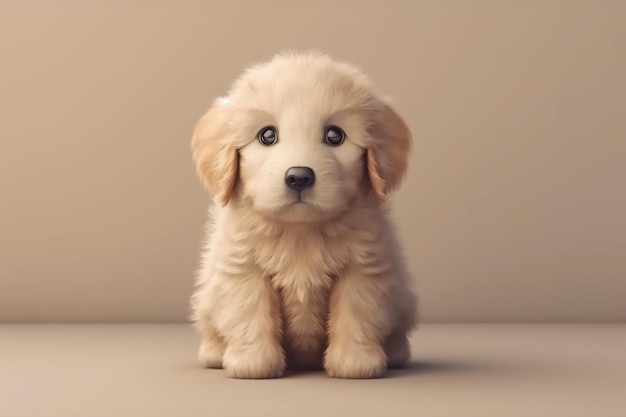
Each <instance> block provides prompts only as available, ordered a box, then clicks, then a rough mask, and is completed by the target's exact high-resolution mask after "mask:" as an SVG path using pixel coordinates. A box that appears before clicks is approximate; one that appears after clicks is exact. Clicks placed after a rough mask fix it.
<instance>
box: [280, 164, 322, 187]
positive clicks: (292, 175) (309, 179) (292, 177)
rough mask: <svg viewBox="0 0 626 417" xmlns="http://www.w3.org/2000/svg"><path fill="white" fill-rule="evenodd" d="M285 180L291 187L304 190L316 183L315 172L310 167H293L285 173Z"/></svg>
mask: <svg viewBox="0 0 626 417" xmlns="http://www.w3.org/2000/svg"><path fill="white" fill-rule="evenodd" d="M285 182H286V183H287V186H288V187H289V188H293V189H294V190H298V191H302V190H305V189H307V188H309V187H312V186H313V184H315V172H313V170H312V169H311V168H309V167H291V168H289V169H288V170H287V172H286V173H285Z"/></svg>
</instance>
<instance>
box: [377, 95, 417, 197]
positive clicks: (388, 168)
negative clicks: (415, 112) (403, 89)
mask: <svg viewBox="0 0 626 417" xmlns="http://www.w3.org/2000/svg"><path fill="white" fill-rule="evenodd" d="M373 117H374V120H373V123H372V124H371V125H370V128H369V134H370V137H371V143H370V146H369V147H368V148H367V173H368V176H369V179H370V184H371V186H372V191H373V193H374V196H375V197H376V200H377V201H378V202H379V203H381V204H382V203H384V202H385V201H386V199H387V196H388V195H389V194H390V193H391V192H392V191H394V190H395V189H396V188H398V186H399V185H400V184H401V183H402V181H403V180H404V177H405V175H406V171H407V165H408V161H409V154H410V152H411V143H412V141H413V139H412V135H411V131H410V129H409V127H408V126H407V124H406V122H405V121H404V119H403V118H402V117H401V116H400V115H399V114H398V113H397V112H396V110H395V109H393V107H391V105H390V104H387V103H381V107H380V108H379V109H377V110H375V111H374V113H373Z"/></svg>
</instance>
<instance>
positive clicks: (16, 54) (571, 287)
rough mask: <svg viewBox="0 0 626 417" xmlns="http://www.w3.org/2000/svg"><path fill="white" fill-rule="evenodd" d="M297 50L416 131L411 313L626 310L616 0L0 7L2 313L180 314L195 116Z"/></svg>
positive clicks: (624, 135) (622, 61) (408, 202)
mask: <svg viewBox="0 0 626 417" xmlns="http://www.w3.org/2000/svg"><path fill="white" fill-rule="evenodd" d="M87 4H88V5H87ZM308 47H315V48H319V49H323V50H325V51H327V52H329V53H331V54H332V55H334V56H336V57H338V58H342V59H347V60H350V61H352V62H354V63H356V64H359V65H360V66H362V68H363V69H364V70H366V71H367V72H368V73H369V74H370V75H371V76H372V77H373V78H374V80H375V81H376V82H377V83H378V85H379V86H380V87H381V89H383V90H384V91H385V92H387V93H388V94H390V95H391V96H394V97H395V99H396V101H397V103H398V106H399V108H400V109H401V111H402V112H403V113H404V114H405V115H406V116H407V118H408V119H409V122H410V125H411V126H412V128H413V129H414V131H415V134H416V139H417V143H416V150H415V153H414V155H413V158H412V170H411V173H410V176H409V178H408V181H407V183H406V184H405V187H404V188H403V190H402V191H401V192H400V193H399V194H398V195H397V198H396V202H397V221H398V223H399V224H400V225H401V229H402V237H403V239H404V242H405V243H406V249H407V252H408V255H409V258H410V266H411V268H412V270H413V271H414V272H415V275H416V278H417V285H418V289H419V292H420V295H421V298H422V314H423V319H424V320H428V321H601V320H611V321H618V320H624V319H626V303H625V302H624V300H625V294H626V219H625V214H626V184H625V183H626V117H625V116H626V81H625V74H626V57H625V55H626V2H621V1H618V0H615V1H592V0H588V1H566V0H562V1H543V2H539V1H529V2H525V1H521V0H520V1H507V2H504V1H503V2H496V1H461V0H458V1H441V2H436V1H382V0H381V1H364V0H361V1H358V0H353V1H333V0H323V1H318V0H316V1H308V2H305V1H277V0H270V1H252V0H249V1H204V2H201V1H174V0H171V1H129V2H122V1H104V0H99V1H93V2H77V1H69V0H66V1H50V2H44V1H25V2H16V1H15V2H14V1H3V2H0V54H1V55H0V60H1V61H0V64H1V65H0V88H1V90H0V91H1V94H0V106H1V108H0V121H1V123H0V140H1V142H0V146H1V147H0V170H1V173H2V175H0V192H1V194H0V320H2V321H29V320H35V321H55V320H63V321H86V320H104V321H125V320H128V321H131V320H141V321H144V320H145V321H157V320H159V321H177V320H183V319H184V318H185V316H186V312H187V298H188V296H189V294H190V291H191V285H192V275H193V271H194V269H195V267H196V264H197V256H198V249H199V245H200V240H201V237H202V229H203V222H204V220H205V208H206V204H207V201H208V200H207V196H206V194H205V193H204V191H203V190H202V188H201V186H200V184H199V182H198V180H197V179H196V177H195V174H194V171H193V166H192V163H191V159H190V152H189V136H190V132H191V129H192V126H193V124H194V123H195V121H196V119H197V117H198V116H199V115H200V114H201V113H202V112H203V111H204V110H205V109H206V107H207V106H208V105H209V103H210V102H211V100H212V99H213V98H214V97H215V96H216V95H218V94H221V93H223V92H224V91H225V90H226V89H227V87H228V85H229V83H230V82H231V81H232V80H233V78H234V77H235V76H237V75H238V74H239V72H240V71H241V70H242V69H243V68H244V67H246V66H247V65H249V64H251V63H253V62H254V61H256V60H259V59H265V58H268V57H269V56H270V55H272V54H273V53H274V52H276V51H279V50H282V49H284V48H308Z"/></svg>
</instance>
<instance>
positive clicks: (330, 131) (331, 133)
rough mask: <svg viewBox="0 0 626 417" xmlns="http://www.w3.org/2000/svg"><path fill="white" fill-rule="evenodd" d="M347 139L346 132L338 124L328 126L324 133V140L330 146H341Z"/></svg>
mask: <svg viewBox="0 0 626 417" xmlns="http://www.w3.org/2000/svg"><path fill="white" fill-rule="evenodd" d="M345 139H346V134H345V133H344V131H343V130H341V128H339V127H337V126H328V127H327V128H326V133H325V134H324V142H326V143H327V144H329V145H330V146H339V145H341V144H342V143H343V141H344V140H345Z"/></svg>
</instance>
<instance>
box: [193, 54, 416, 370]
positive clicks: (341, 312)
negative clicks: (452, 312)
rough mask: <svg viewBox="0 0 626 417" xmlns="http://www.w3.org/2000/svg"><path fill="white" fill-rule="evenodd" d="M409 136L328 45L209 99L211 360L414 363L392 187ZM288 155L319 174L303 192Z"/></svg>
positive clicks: (202, 314)
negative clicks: (266, 131) (267, 132)
mask: <svg viewBox="0 0 626 417" xmlns="http://www.w3.org/2000/svg"><path fill="white" fill-rule="evenodd" d="M331 124H332V125H336V126H339V127H341V128H342V129H343V130H344V131H345V133H346V140H345V142H344V143H343V144H341V145H340V146H330V145H328V144H326V143H325V142H324V134H325V133H324V132H325V130H324V129H325V127H326V126H328V125H331ZM270 125H271V126H275V127H276V129H277V131H278V142H277V143H276V144H274V145H272V146H265V145H263V144H261V143H260V142H259V140H258V139H257V135H258V132H259V131H260V130H261V129H262V128H263V127H265V126H270ZM410 147H411V133H410V131H409V128H408V127H407V125H406V123H405V122H404V121H403V119H402V117H400V115H399V114H398V113H397V112H396V111H395V110H394V109H393V108H392V106H391V105H390V104H389V103H388V102H387V101H386V100H384V99H383V98H382V97H380V96H379V95H378V94H377V93H376V92H375V91H374V88H373V86H372V84H371V82H370V80H369V79H368V78H367V77H366V76H365V75H363V74H362V73H361V72H360V71H359V70H357V69H356V68H354V67H353V66H351V65H348V64H345V63H340V62H337V61H335V60H333V59H331V58H329V57H328V56H326V55H324V54H321V53H304V54H297V53H285V54H279V55H277V56H275V57H274V58H273V59H271V60H270V61H269V62H266V63H262V64H258V65H256V66H254V67H252V68H250V69H248V70H247V71H246V72H245V73H244V74H243V76H242V77H240V78H239V79H238V80H237V81H236V82H235V84H234V85H233V87H232V88H231V90H230V92H229V93H228V95H227V96H226V97H225V98H220V99H218V100H216V101H215V102H214V103H213V106H212V107H211V109H210V110H209V111H208V112H207V113H206V114H205V115H204V116H203V117H202V118H201V120H200V121H199V123H198V124H197V126H196V129H195V131H194V134H193V139H192V150H193V157H194V161H195V163H196V165H197V170H198V174H199V176H200V177H201V179H202V181H203V183H204V185H205V186H206V188H207V189H208V190H209V191H210V192H211V193H212V194H213V195H214V197H215V202H214V204H213V205H212V208H211V217H212V219H211V221H210V223H209V229H208V231H207V244H206V246H205V248H204V252H203V257H202V265H201V268H200V271H199V274H198V280H197V288H196V291H195V293H194V295H193V297H192V320H193V321H194V323H195V326H196V328H197V329H198V331H199V332H200V334H201V338H202V341H201V346H200V349H199V359H200V361H201V362H202V364H203V365H204V366H206V367H210V368H224V369H225V371H226V373H227V375H229V376H231V377H235V378H272V377H279V376H282V375H283V374H284V372H285V370H286V368H287V367H291V368H294V369H302V368H320V369H321V368H323V369H324V370H325V371H326V373H327V374H328V375H330V376H333V377H341V378H374V377H380V376H382V375H383V374H384V372H385V370H386V369H387V368H388V367H400V366H403V365H404V364H406V362H407V361H408V359H409V358H410V348H409V343H408V340H407V336H408V334H409V332H411V330H412V329H413V328H414V327H415V325H416V321H417V313H416V309H417V297H416V296H415V294H414V292H413V291H412V289H411V278H410V276H409V274H408V272H407V269H406V266H405V261H404V259H403V255H402V253H401V248H400V245H399V244H398V240H397V238H396V235H395V232H394V228H393V225H392V224H391V222H390V219H389V214H388V211H387V209H386V199H387V197H388V195H389V193H390V192H392V191H393V190H394V189H396V188H397V187H398V186H399V185H400V183H401V182H402V180H403V178H404V176H405V172H406V168H407V159H408V156H409V151H410ZM294 166H306V167H310V168H312V169H313V170H314V172H315V175H316V181H315V184H314V186H313V187H312V188H310V189H307V190H304V191H302V192H301V193H300V196H299V193H298V192H297V191H295V190H293V189H290V188H289V187H287V185H286V183H285V172H286V171H287V169H288V168H290V167H294Z"/></svg>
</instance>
